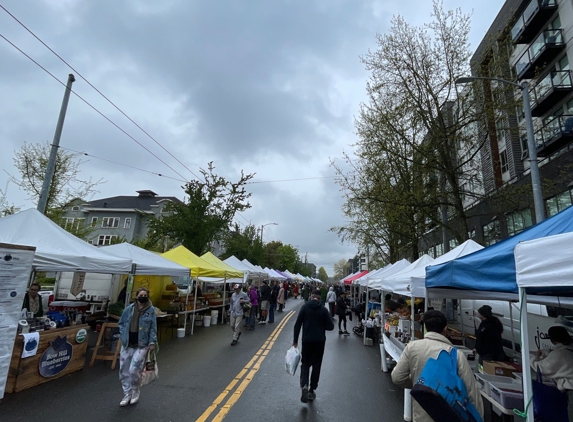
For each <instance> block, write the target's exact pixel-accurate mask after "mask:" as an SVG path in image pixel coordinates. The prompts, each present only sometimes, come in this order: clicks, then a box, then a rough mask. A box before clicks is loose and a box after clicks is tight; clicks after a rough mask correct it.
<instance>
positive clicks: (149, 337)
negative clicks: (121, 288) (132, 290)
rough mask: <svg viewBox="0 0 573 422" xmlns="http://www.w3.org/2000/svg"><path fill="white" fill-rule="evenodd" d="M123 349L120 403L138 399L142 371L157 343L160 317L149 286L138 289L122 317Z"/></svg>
mask: <svg viewBox="0 0 573 422" xmlns="http://www.w3.org/2000/svg"><path fill="white" fill-rule="evenodd" d="M119 334H120V339H121V352H120V355H119V381H120V382H121V386H122V388H123V394H124V397H123V399H122V400H121V401H120V402H119V405H120V406H127V405H128V404H135V403H137V402H138V401H139V387H140V385H141V374H142V372H143V365H144V364H145V358H146V356H147V352H148V351H150V350H154V349H155V345H156V344H157V318H156V316H155V308H154V307H153V304H152V303H151V301H150V300H149V290H147V289H146V288H145V287H140V288H139V289H137V293H136V301H135V302H134V303H132V304H131V305H129V306H128V307H126V308H125V310H124V311H123V314H121V318H120V319H119Z"/></svg>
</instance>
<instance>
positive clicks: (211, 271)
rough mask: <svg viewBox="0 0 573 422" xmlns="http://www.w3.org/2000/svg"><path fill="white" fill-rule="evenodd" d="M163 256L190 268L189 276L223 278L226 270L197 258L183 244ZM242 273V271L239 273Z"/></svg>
mask: <svg viewBox="0 0 573 422" xmlns="http://www.w3.org/2000/svg"><path fill="white" fill-rule="evenodd" d="M161 256H162V257H163V258H167V259H169V260H170V261H173V262H176V263H177V264H179V265H183V266H184V267H186V268H189V269H190V270H191V277H192V278H197V277H213V278H218V279H224V278H225V273H226V271H225V270H223V269H222V268H219V267H217V266H215V265H213V264H211V263H209V262H207V261H205V260H204V259H201V258H199V257H198V256H197V255H195V254H194V253H193V252H191V251H190V250H189V249H187V248H186V247H185V246H177V247H176V248H173V249H171V250H170V251H167V252H165V253H163V254H161ZM241 274H242V273H241Z"/></svg>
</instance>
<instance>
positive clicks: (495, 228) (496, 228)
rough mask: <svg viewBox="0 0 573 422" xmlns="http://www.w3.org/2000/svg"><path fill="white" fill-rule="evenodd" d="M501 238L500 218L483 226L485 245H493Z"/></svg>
mask: <svg viewBox="0 0 573 422" xmlns="http://www.w3.org/2000/svg"><path fill="white" fill-rule="evenodd" d="M500 240H501V226H500V224H499V221H498V220H494V221H492V222H491V223H489V224H486V225H485V226H483V243H484V246H489V245H493V244H494V243H497V242H499V241H500Z"/></svg>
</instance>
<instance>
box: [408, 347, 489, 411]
mask: <svg viewBox="0 0 573 422" xmlns="http://www.w3.org/2000/svg"><path fill="white" fill-rule="evenodd" d="M411 394H412V397H413V398H414V399H415V400H416V401H417V402H418V404H419V405H420V406H421V407H422V409H424V411H425V412H426V413H427V414H428V415H430V417H431V418H432V419H433V420H435V421H440V422H460V421H462V422H482V418H481V416H480V414H479V412H478V411H477V409H476V408H475V406H474V405H473V404H472V403H471V401H470V399H469V397H468V392H467V389H466V386H465V384H464V382H463V380H462V379H461V378H460V376H459V375H458V349H456V348H455V347H453V348H452V350H451V351H450V352H449V353H448V352H447V351H446V350H442V351H441V352H440V354H439V355H438V358H437V359H433V358H430V359H428V361H427V362H426V365H425V366H424V369H422V373H421V374H420V377H419V378H418V380H417V381H416V384H414V387H413V388H412V391H411Z"/></svg>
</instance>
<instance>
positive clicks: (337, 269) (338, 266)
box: [334, 259, 348, 280]
mask: <svg viewBox="0 0 573 422" xmlns="http://www.w3.org/2000/svg"><path fill="white" fill-rule="evenodd" d="M347 268H348V261H347V260H346V259H340V260H338V261H336V262H335V263H334V279H335V280H342V279H343V278H344V277H345V276H346V274H347V271H346V270H347Z"/></svg>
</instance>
